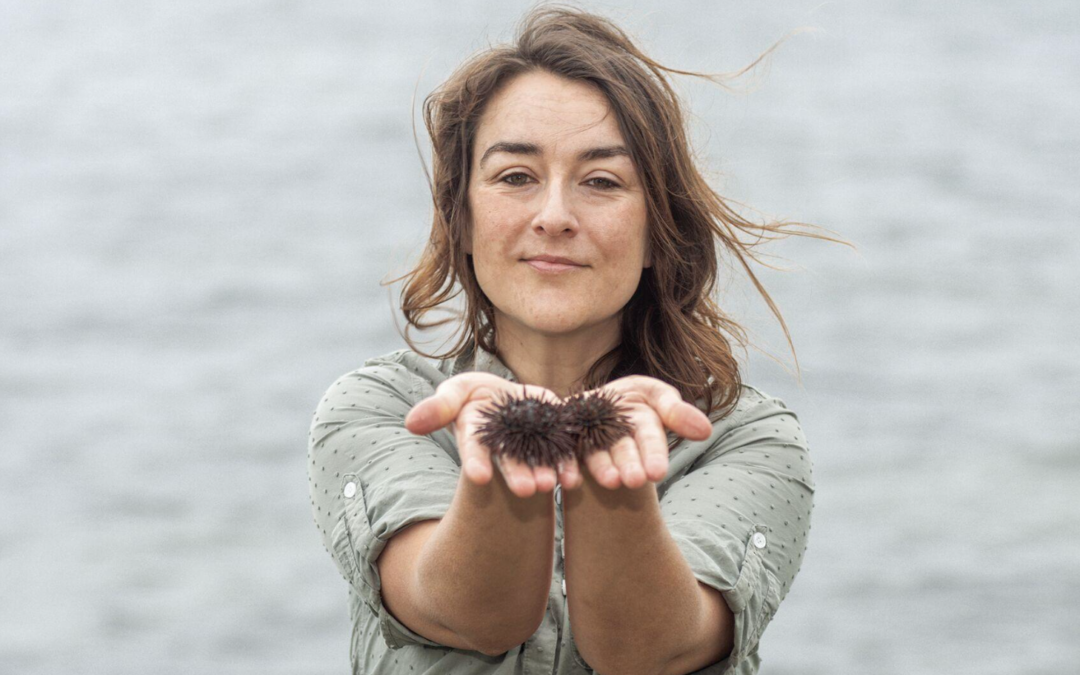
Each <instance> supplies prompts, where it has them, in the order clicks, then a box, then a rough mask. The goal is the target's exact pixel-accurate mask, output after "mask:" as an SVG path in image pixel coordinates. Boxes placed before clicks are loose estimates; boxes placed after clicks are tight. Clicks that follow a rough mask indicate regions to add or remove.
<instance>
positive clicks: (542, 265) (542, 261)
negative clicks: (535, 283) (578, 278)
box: [522, 256, 586, 274]
mask: <svg viewBox="0 0 1080 675" xmlns="http://www.w3.org/2000/svg"><path fill="white" fill-rule="evenodd" d="M568 260H569V259H568V258H559V257H556V256H538V257H536V258H530V259H528V260H523V261H522V262H524V263H525V264H527V265H528V266H529V267H532V268H533V269H534V270H536V271H537V272H540V273H541V274H560V273H563V272H571V271H573V270H582V269H585V267H586V265H578V264H577V263H575V262H572V261H571V262H563V261H568Z"/></svg>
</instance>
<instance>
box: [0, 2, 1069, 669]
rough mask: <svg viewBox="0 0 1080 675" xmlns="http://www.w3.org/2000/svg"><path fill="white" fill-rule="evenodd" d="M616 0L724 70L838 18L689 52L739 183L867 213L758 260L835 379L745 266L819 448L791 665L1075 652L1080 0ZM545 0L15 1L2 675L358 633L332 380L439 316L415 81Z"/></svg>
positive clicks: (3, 433)
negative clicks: (708, 77) (339, 498)
mask: <svg viewBox="0 0 1080 675" xmlns="http://www.w3.org/2000/svg"><path fill="white" fill-rule="evenodd" d="M585 6H586V7H590V8H592V9H595V10H598V11H601V12H603V13H606V14H608V15H610V16H612V17H614V18H616V19H617V20H619V21H620V22H621V23H622V25H624V26H625V27H626V28H627V29H628V30H630V31H631V32H633V33H635V34H637V35H638V36H640V38H641V39H642V40H643V43H644V44H645V46H646V48H647V50H648V51H650V53H652V54H653V55H654V56H655V57H657V58H658V59H660V60H661V61H662V62H666V63H668V64H670V65H673V66H677V67H684V68H691V69H700V70H713V71H721V70H725V71H731V70H735V69H738V68H740V67H742V66H744V65H746V64H747V63H749V62H750V61H751V60H752V59H753V58H754V57H755V56H757V55H758V54H759V53H760V52H762V51H764V50H765V49H766V48H767V47H768V46H770V45H771V44H772V43H773V42H774V41H775V40H777V39H778V38H780V37H781V36H782V35H784V34H785V33H787V32H789V31H791V30H793V29H795V28H798V27H801V26H815V27H817V28H818V29H820V30H818V31H817V32H812V33H802V34H798V35H796V36H795V37H793V38H792V39H790V40H789V41H788V42H786V43H785V44H784V45H783V46H781V47H780V48H779V50H778V51H777V52H776V53H775V54H774V55H773V58H772V60H771V66H770V67H769V68H768V69H762V70H759V71H758V78H757V80H758V82H759V87H758V89H757V90H756V91H753V92H752V93H750V94H748V95H733V94H730V93H726V92H724V91H723V90H721V89H719V88H717V87H715V86H712V85H708V84H703V83H699V82H695V81H691V80H685V79H684V80H680V82H681V84H680V87H681V90H682V91H683V93H684V95H685V96H686V97H687V100H688V103H689V104H690V106H691V107H692V110H693V112H694V113H695V115H696V117H695V121H694V134H695V139H696V140H697V145H698V148H699V150H700V153H701V156H702V157H703V159H705V160H706V161H708V162H709V166H711V167H712V169H713V170H714V171H715V175H716V181H717V186H718V187H719V188H720V190H721V192H722V193H723V194H726V195H728V196H729V197H731V198H733V199H737V200H739V201H741V202H745V203H747V204H749V205H752V206H754V207H756V208H759V209H761V210H762V211H764V212H765V213H766V214H768V215H772V216H777V217H784V218H789V219H794V220H802V221H808V222H812V223H817V224H819V225H822V226H824V227H828V228H830V229H834V230H836V231H838V232H839V233H840V234H841V235H843V236H845V237H847V238H849V239H851V240H852V241H853V242H855V243H856V244H857V245H858V246H859V252H858V253H855V252H853V251H851V249H848V248H845V247H842V246H839V245H835V244H829V243H825V242H819V241H814V240H789V241H787V242H784V243H783V244H781V245H779V246H776V247H774V248H773V249H772V250H773V252H774V253H776V254H779V255H782V256H784V257H785V258H786V259H787V261H789V262H785V261H782V260H781V261H776V262H777V264H780V265H786V266H789V267H792V266H796V265H797V266H801V268H802V270H801V271H791V272H774V271H771V270H768V269H762V270H761V278H762V280H763V282H764V283H765V285H766V288H767V289H768V290H769V291H770V292H771V293H772V294H773V297H774V298H775V299H776V301H777V302H778V304H779V306H780V308H781V310H782V311H783V313H784V317H785V318H786V320H787V321H788V324H789V326H790V327H791V330H792V334H793V337H794V339H795V345H796V349H797V353H798V356H799V363H800V365H801V367H802V371H803V372H802V375H803V377H802V382H801V383H799V382H798V381H796V380H795V379H794V377H793V376H792V375H791V373H790V372H789V371H790V369H791V368H792V367H793V360H792V358H791V354H790V352H789V351H787V346H786V342H785V340H784V338H783V333H782V331H781V329H780V327H779V325H778V324H777V323H776V322H775V321H774V320H773V319H772V318H771V316H770V315H769V313H768V311H767V309H766V308H765V306H764V304H763V303H762V302H761V301H760V300H758V299H757V298H756V296H755V295H754V294H753V293H752V292H751V290H750V289H748V287H747V285H746V284H745V282H742V281H739V279H741V277H740V278H738V279H736V281H734V282H733V283H732V284H731V286H730V288H729V290H728V291H727V293H726V298H727V299H726V306H727V307H728V308H729V309H730V310H731V312H732V313H733V314H734V315H735V316H736V318H739V319H742V320H743V321H745V322H746V324H747V325H748V327H749V328H750V330H751V331H752V336H753V337H754V338H755V339H756V340H757V341H758V344H760V345H761V346H762V347H763V349H764V350H765V351H766V352H768V353H769V354H773V355H774V356H776V357H777V358H779V359H781V360H783V361H784V362H785V363H786V369H785V367H781V366H780V365H779V364H777V363H776V362H774V361H773V360H772V359H770V358H768V357H767V356H766V355H764V354H762V353H760V352H756V351H752V352H751V353H750V357H749V361H748V363H747V367H746V379H747V381H748V382H750V383H751V384H754V385H756V386H758V387H759V388H762V389H764V390H765V391H767V392H768V393H771V394H773V395H776V396H779V397H781V398H783V399H784V400H785V401H786V402H787V403H788V405H789V407H791V408H792V409H794V410H795V411H796V412H797V413H798V414H799V416H800V420H801V422H802V426H803V429H804V431H805V433H806V435H807V438H808V439H809V440H810V444H811V451H812V455H813V458H814V463H815V477H816V480H817V484H818V494H817V502H816V503H817V509H816V510H815V519H814V527H813V530H812V535H811V537H810V545H809V549H808V552H807V557H806V560H805V564H804V565H803V568H802V572H801V574H800V576H799V577H798V579H797V581H796V582H795V585H794V587H793V590H792V592H791V593H790V595H789V596H788V598H787V600H786V601H785V602H784V604H783V605H782V607H781V609H780V611H779V613H778V614H777V616H776V618H775V620H774V621H773V623H772V624H771V625H770V627H769V629H768V630H767V632H766V633H765V636H764V638H763V642H762V648H761V653H762V656H763V668H762V672H763V673H771V674H781V673H800V674H817V673H821V674H825V673H829V674H833V673H875V674H891V673H980V674H983V675H985V674H991V673H1075V672H1077V668H1078V666H1077V664H1078V663H1080V640H1078V639H1077V636H1078V635H1080V633H1078V631H1077V618H1078V616H1077V607H1078V606H1080V499H1078V498H1077V494H1078V493H1080V490H1078V488H1080V452H1078V451H1080V440H1078V438H1080V416H1078V415H1077V414H1076V412H1075V410H1074V409H1075V406H1076V404H1077V401H1078V392H1080V353H1078V349H1077V347H1078V344H1077V338H1076V336H1077V334H1078V333H1080V319H1078V316H1080V296H1078V292H1077V289H1078V288H1080V269H1078V266H1077V262H1078V260H1080V235H1078V233H1077V227H1076V218H1077V215H1078V213H1080V208H1078V207H1080V196H1078V195H1080V191H1078V190H1077V186H1078V185H1080V181H1078V174H1080V171H1078V168H1080V159H1078V158H1080V123H1078V122H1080V115H1078V114H1077V113H1078V111H1080V89H1078V86H1077V83H1078V82H1080V5H1078V4H1077V3H1075V2H1064V1H1057V2H1050V1H1048V2H1039V3H1030V2H994V3H986V2H976V1H975V0H958V1H954V2H949V3H942V2H936V1H932V0H919V1H914V2H904V3H886V2H855V1H854V0H847V1H843V2H824V3H822V2H817V1H816V0H815V1H802V0H794V1H790V2H783V3H773V2H770V3H741V2H716V1H714V2H704V1H698V2H680V3H664V2H659V1H655V2H627V3H617V4H616V3H607V4H601V3H589V4H586V5H585ZM527 7H528V4H527V3H523V2H491V1H485V2H481V1H472V2H457V3H439V2H416V3H396V4H395V3H336V2H325V1H322V0H317V1H312V0H309V1H308V2H289V1H283V0H279V1H276V2H270V1H251V2H240V1H238V0H189V1H188V2H184V3H172V4H167V3H144V2H130V1H127V2H125V1H119V0H107V1H103V2H95V3H85V2H82V3H80V2H73V1H64V2H60V1H57V2H49V3H36V2H18V1H11V0H4V1H2V2H0V317H2V318H0V383H2V384H0V673H5V674H6V673H26V674H31V675H43V674H46V673H62V672H79V673H114V674H126V673H142V672H146V671H148V670H152V671H153V672H156V673H162V674H165V673H342V672H346V671H347V669H348V634H349V624H348V616H347V609H346V587H345V582H344V581H343V580H342V579H341V578H340V577H339V576H338V574H337V572H336V571H335V569H334V567H333V564H332V562H331V561H330V559H329V557H328V556H327V555H326V553H325V552H324V551H323V548H322V546H321V544H320V540H319V537H318V532H317V530H316V529H315V526H314V524H313V519H312V516H311V513H310V507H309V503H308V492H307V480H306V474H305V452H306V441H307V430H308V425H309V422H310V416H311V411H312V410H313V409H314V406H315V403H316V402H317V401H318V399H319V397H320V395H321V394H322V393H323V391H324V390H325V389H326V387H328V386H329V384H330V383H331V382H332V381H333V380H334V379H335V378H336V377H337V376H338V375H340V374H342V373H344V372H347V371H349V370H352V369H353V368H356V367H358V366H360V365H361V364H362V362H363V361H364V359H366V358H368V357H370V356H374V355H379V354H384V353H386V352H388V351H391V350H394V349H398V348H400V347H403V346H405V345H404V343H403V341H402V339H401V338H400V337H399V335H398V333H397V331H396V330H395V327H394V316H395V310H394V309H393V300H394V299H395V298H396V295H397V291H398V290H399V289H400V284H395V285H394V286H393V287H392V288H391V289H388V288H386V287H381V286H380V285H379V281H380V280H382V279H388V278H390V277H391V276H396V275H398V274H401V273H403V272H405V271H406V270H407V269H408V263H409V262H411V261H415V259H416V258H417V256H418V255H419V252H420V250H421V248H422V246H423V242H424V240H425V238H426V235H427V229H428V222H429V214H430V206H429V198H428V196H427V194H426V192H425V190H426V185H425V182H424V179H423V174H422V170H421V165H420V160H419V158H418V156H417V152H416V149H415V147H414V143H413V138H412V131H411V119H412V117H411V115H412V113H411V111H410V104H411V98H412V96H413V93H414V89H415V90H417V92H418V99H417V102H419V99H420V98H422V97H423V95H424V94H426V93H427V92H428V91H430V90H431V89H432V88H433V87H434V86H435V85H436V84H437V83H438V82H440V81H441V80H442V79H443V78H444V77H446V75H448V74H449V72H450V71H451V70H452V68H453V67H454V66H455V65H456V64H457V63H458V62H460V61H461V60H462V59H463V58H464V57H465V56H467V55H468V54H470V53H471V52H473V51H474V50H476V49H478V48H481V47H483V46H485V45H486V44H487V43H488V41H489V40H490V41H493V42H494V41H498V40H500V39H504V38H506V37H508V36H509V34H510V32H511V30H512V26H513V23H514V22H515V21H516V20H517V18H518V17H519V16H520V15H521V14H522V12H523V11H524V10H525V9H526V8H527ZM751 79H753V78H751ZM743 82H744V84H746V83H747V82H748V80H744V81H743ZM421 131H422V128H421ZM390 291H392V293H393V294H392V295H391V293H390ZM436 345H437V343H433V345H432V346H436Z"/></svg>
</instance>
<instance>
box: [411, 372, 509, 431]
mask: <svg viewBox="0 0 1080 675" xmlns="http://www.w3.org/2000/svg"><path fill="white" fill-rule="evenodd" d="M503 382H504V380H503V379H502V378H500V377H498V376H497V375H492V374H491V373H477V372H468V373H461V374H460V375H455V376H454V377H451V378H450V379H448V380H445V381H443V382H442V383H441V384H439V386H438V387H436V388H435V393H434V394H433V395H431V396H429V397H427V398H425V399H424V400H422V401H420V402H419V403H417V404H416V405H414V406H413V407H412V410H410V411H409V414H408V415H406V416H405V428H406V429H408V430H409V431H411V432H412V433H414V434H416V435H418V436H423V435H425V434H430V433H431V432H433V431H436V430H437V429H442V428H443V427H445V426H446V425H447V424H450V422H452V421H454V420H455V419H457V416H458V414H460V412H461V409H462V408H463V407H464V406H465V404H466V403H468V402H469V400H470V399H471V398H472V396H473V394H474V392H475V391H476V390H477V389H480V388H482V387H490V386H500V384H501V383H503Z"/></svg>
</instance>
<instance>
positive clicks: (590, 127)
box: [476, 73, 623, 153]
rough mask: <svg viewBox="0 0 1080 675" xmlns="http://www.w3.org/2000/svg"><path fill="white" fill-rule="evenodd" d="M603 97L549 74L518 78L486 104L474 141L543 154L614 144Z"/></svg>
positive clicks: (614, 127)
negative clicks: (530, 148) (513, 145)
mask: <svg viewBox="0 0 1080 675" xmlns="http://www.w3.org/2000/svg"><path fill="white" fill-rule="evenodd" d="M611 112H612V111H611V106H610V104H609V103H608V101H607V98H606V97H605V96H604V95H603V94H602V93H600V91H599V90H598V89H596V87H595V86H593V85H590V84H588V83H585V82H579V81H574V80H569V79H566V78H562V77H558V76H555V75H550V74H548V73H528V74H525V75H520V76H518V77H517V78H515V79H514V81H512V82H511V83H510V84H508V85H507V86H506V87H505V88H504V89H503V90H502V91H500V92H499V93H498V94H496V96H495V97H494V98H493V99H492V101H491V102H490V103H489V104H488V106H487V109H486V110H485V111H484V114H483V116H482V117H481V120H480V126H479V128H478V130H477V135H476V140H477V144H478V149H479V150H480V152H481V153H482V152H483V151H484V150H485V149H486V148H487V147H488V146H490V145H491V144H493V143H529V144H532V145H534V146H538V147H540V148H541V150H543V151H544V152H548V151H556V150H558V151H562V150H569V151H570V152H576V151H577V150H579V149H580V147H582V146H594V145H605V146H610V145H619V144H622V142H623V138H622V133H621V132H620V131H619V125H618V122H617V120H616V118H615V115H613V114H611Z"/></svg>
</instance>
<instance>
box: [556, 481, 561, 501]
mask: <svg viewBox="0 0 1080 675" xmlns="http://www.w3.org/2000/svg"><path fill="white" fill-rule="evenodd" d="M555 503H556V504H560V505H561V504H562V486H561V485H556V486H555Z"/></svg>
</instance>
